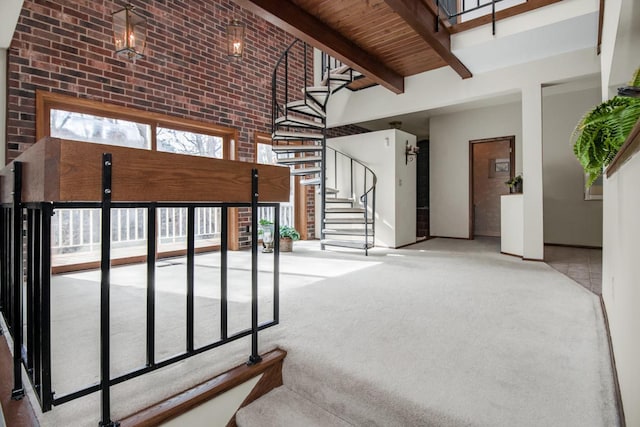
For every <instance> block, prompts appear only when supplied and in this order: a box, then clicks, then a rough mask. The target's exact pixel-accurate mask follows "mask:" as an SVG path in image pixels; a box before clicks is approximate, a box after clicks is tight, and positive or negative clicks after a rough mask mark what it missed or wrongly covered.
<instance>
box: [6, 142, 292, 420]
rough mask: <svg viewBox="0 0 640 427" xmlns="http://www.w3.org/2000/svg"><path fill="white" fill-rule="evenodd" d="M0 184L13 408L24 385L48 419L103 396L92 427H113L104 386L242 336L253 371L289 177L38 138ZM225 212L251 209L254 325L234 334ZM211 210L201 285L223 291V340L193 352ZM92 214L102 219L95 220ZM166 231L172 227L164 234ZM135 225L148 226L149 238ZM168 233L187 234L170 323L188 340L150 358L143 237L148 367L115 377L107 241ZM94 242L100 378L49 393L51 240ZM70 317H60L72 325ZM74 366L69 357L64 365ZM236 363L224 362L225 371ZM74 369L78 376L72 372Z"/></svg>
mask: <svg viewBox="0 0 640 427" xmlns="http://www.w3.org/2000/svg"><path fill="white" fill-rule="evenodd" d="M106 150H108V151H107V152H105V151H106ZM45 159H46V161H45ZM0 178H1V179H0V202H1V207H0V224H1V225H0V236H1V241H0V312H1V313H2V315H3V316H4V319H5V323H6V324H7V325H8V332H9V333H10V334H11V337H12V340H13V362H14V366H13V368H14V369H13V390H12V397H13V398H15V399H19V398H21V397H22V396H24V394H25V389H24V385H23V382H22V377H23V375H26V377H27V378H28V379H29V381H30V382H31V384H32V387H33V391H34V394H35V396H36V398H37V400H38V402H39V404H40V406H41V409H42V411H43V412H47V411H49V410H51V409H52V407H53V406H57V405H61V404H64V403H67V402H70V401H72V400H76V399H78V398H81V397H83V396H87V395H89V394H92V393H100V402H101V414H100V423H99V425H100V426H103V427H106V426H116V425H118V423H116V422H114V421H112V420H111V387H113V386H115V385H117V384H121V383H123V382H125V381H128V380H131V379H133V378H137V377H139V376H142V375H145V374H147V373H150V372H152V371H156V370H158V369H161V368H164V367H167V366H169V365H172V364H174V363H177V362H180V361H182V360H184V359H186V358H189V357H191V356H195V355H197V354H200V353H202V352H205V351H208V350H212V349H214V348H217V347H220V346H223V345H225V344H228V343H230V342H232V341H236V340H238V339H240V338H243V337H250V338H251V345H250V346H251V349H250V351H249V350H247V353H249V354H250V355H249V358H248V359H249V361H248V362H247V363H249V364H255V363H259V362H260V360H261V358H260V355H259V352H258V333H259V332H260V331H261V330H263V329H265V328H268V327H271V326H274V325H276V324H278V323H279V303H278V300H279V245H278V239H277V232H278V231H277V230H278V228H277V225H279V224H278V222H279V217H280V215H279V202H284V201H287V200H288V199H289V171H288V170H286V169H284V168H280V167H276V166H269V165H257V164H249V163H244V162H232V161H228V160H218V159H205V158H198V157H191V158H187V156H181V155H176V154H167V153H157V152H148V151H144V150H136V149H131V148H123V147H115V146H104V145H97V144H91V143H81V142H73V141H64V140H58V139H45V140H42V141H39V142H38V143H37V144H34V146H33V147H32V148H31V149H30V150H28V151H26V152H25V153H23V154H22V155H21V156H20V157H18V159H16V161H14V162H12V163H11V164H10V165H9V166H8V167H7V168H5V169H3V170H0ZM259 181H260V183H261V187H260V191H259V187H258V182H259ZM76 200H82V201H76ZM211 200H214V201H211ZM225 200H226V201H225ZM261 200H266V201H267V202H264V201H261ZM232 208H249V209H250V213H251V224H252V229H251V262H250V272H251V280H250V281H249V283H250V295H251V298H250V301H249V302H248V303H247V304H246V306H245V307H244V310H245V311H246V313H247V314H248V313H249V312H250V316H247V318H246V320H244V322H243V323H242V325H240V326H238V327H232V326H229V319H230V317H229V311H230V308H231V307H230V306H231V302H230V301H229V297H228V289H229V287H230V286H232V285H233V283H234V276H233V275H231V274H229V270H231V268H230V266H229V262H228V257H227V250H228V248H227V243H228V236H229V229H230V226H229V222H230V221H229V210H230V209H232ZM259 208H260V209H271V210H273V211H274V214H273V215H274V218H275V220H276V221H275V224H276V229H275V233H276V240H275V242H274V255H273V260H272V261H273V268H272V270H271V271H272V274H273V278H272V281H271V283H272V284H273V285H272V286H273V288H272V289H273V293H272V295H270V298H271V300H272V309H273V310H272V312H271V315H270V316H269V317H268V318H267V319H266V321H264V322H263V323H259V320H258V319H259V315H258V313H259V310H258V308H259V307H258V217H259V213H258V211H259ZM160 210H164V211H165V212H166V213H167V215H166V216H165V219H166V221H165V223H163V219H162V218H163V217H162V215H159V214H158V211H160ZM197 211H201V212H202V213H203V216H197V215H196V212H197ZM212 211H213V212H219V233H220V268H216V269H209V270H208V274H209V275H211V276H209V277H208V279H209V281H210V282H217V283H218V284H219V289H217V290H216V294H217V295H219V301H220V303H219V311H218V312H217V315H218V318H219V334H218V336H217V337H213V338H211V339H210V340H208V341H206V342H198V341H197V340H196V338H195V337H196V332H197V327H196V323H195V311H196V294H195V283H196V280H195V268H196V263H195V242H196V227H197V224H198V223H200V224H201V225H202V227H203V228H201V231H208V232H210V231H212V230H215V228H211V227H210V224H212V222H213V218H215V217H216V215H209V214H208V213H209V212H212ZM61 212H65V213H63V214H61ZM90 212H98V213H99V214H93V216H92V214H91V213H90ZM54 214H56V215H58V218H62V220H60V219H58V221H60V222H62V223H65V220H64V218H66V219H67V221H66V222H67V224H66V225H65V226H66V227H69V229H70V230H71V231H70V234H67V237H65V233H62V236H61V234H60V233H59V232H58V231H57V230H56V231H55V232H52V231H53V230H52V218H53V217H55V215H54ZM159 218H160V219H159ZM176 218H177V219H176ZM85 219H86V220H87V221H86V223H85V222H84V220H85ZM158 219H159V220H158ZM180 221H182V222H180ZM168 222H178V223H179V224H178V225H176V226H175V227H174V226H173V225H172V226H170V227H167V226H166V223H168ZM82 224H84V225H82ZM142 224H144V225H145V227H146V228H144V230H142V228H143V227H142ZM136 225H137V226H136ZM163 226H164V227H165V230H169V231H170V234H171V235H172V236H176V235H178V234H180V233H183V232H185V233H186V235H185V239H186V271H185V273H186V274H185V276H184V277H183V283H182V286H184V287H185V289H186V294H185V300H184V302H185V304H184V306H185V315H184V317H183V318H182V319H173V321H174V322H178V321H179V322H184V323H183V324H182V325H181V327H182V328H184V331H185V332H186V333H185V338H186V339H185V340H184V342H183V343H182V345H181V348H182V350H181V352H180V353H179V354H177V355H174V356H171V357H168V358H162V357H160V356H159V355H158V354H157V352H156V341H155V340H156V336H157V335H158V333H159V331H161V329H162V328H161V327H160V326H159V323H158V321H157V320H156V300H157V296H158V295H159V292H160V291H159V290H157V289H156V268H157V266H156V255H157V240H156V239H155V238H147V239H146V241H145V242H146V245H145V250H144V255H145V257H146V268H145V271H146V277H145V279H146V280H145V282H146V291H145V297H146V298H145V299H146V303H144V304H143V305H142V306H141V307H140V308H141V309H142V310H144V317H145V319H146V325H145V326H144V329H143V331H142V332H141V333H142V334H143V336H145V339H144V340H143V341H144V345H145V356H146V357H145V360H144V363H143V364H142V365H141V366H138V367H136V368H134V369H132V370H131V371H128V372H126V373H117V374H116V373H114V372H113V371H112V369H111V366H112V359H111V357H112V352H111V346H112V342H111V340H112V333H111V329H110V328H111V324H112V318H113V317H114V315H113V313H112V311H111V305H110V304H111V302H110V301H111V297H110V295H111V289H112V283H111V265H112V260H113V258H112V252H113V251H112V244H111V243H112V239H113V238H115V239H118V242H119V243H125V242H130V241H135V240H137V239H139V238H140V237H141V236H143V235H146V236H157V235H161V234H162V230H161V229H162V228H163ZM96 233H98V234H99V236H100V240H99V242H100V243H99V245H100V251H99V252H100V280H99V286H98V288H99V291H98V293H99V307H98V308H97V310H96V311H97V312H99V313H96V315H98V316H99V317H98V318H99V320H98V322H99V338H100V350H99V360H100V365H99V366H100V370H99V372H100V374H99V377H98V381H97V382H95V383H89V384H86V383H85V384H81V385H80V388H79V389H77V388H75V387H74V390H73V391H70V392H65V394H55V393H54V389H55V388H54V386H55V384H53V382H52V379H53V378H56V373H57V371H54V372H52V370H55V369H57V368H58V367H59V366H58V364H53V363H52V347H54V346H55V347H60V346H61V344H60V342H57V341H54V340H55V339H56V337H57V338H60V336H61V335H60V334H52V330H51V329H52V323H55V322H54V321H55V320H59V319H52V317H53V316H52V275H51V267H52V266H51V259H52V257H51V249H52V239H56V238H57V239H59V240H60V243H62V244H67V245H70V246H72V245H74V244H79V243H81V242H89V243H90V244H95V238H94V236H95V234H96ZM55 236H57V237H55ZM68 236H71V237H68ZM65 239H66V240H65ZM83 239H84V240H83ZM178 281H179V279H178ZM73 297H74V298H77V297H76V296H75V295H74V296H73ZM80 303H82V302H80ZM181 307H182V305H181ZM74 314H76V313H65V315H68V316H73V315H74ZM76 315H77V314H76ZM231 320H233V318H231ZM86 321H87V319H80V318H79V319H78V324H79V325H84V323H85V322H86ZM96 326H98V325H96ZM76 356H77V355H76V354H71V353H69V354H67V357H72V358H73V357H76ZM56 360H58V359H56ZM236 363H237V361H229V364H230V365H231V364H236ZM23 368H24V371H23ZM73 369H80V367H78V366H75V365H74V367H73ZM74 373H75V374H80V373H81V372H80V371H77V372H74ZM96 418H98V415H97V414H96Z"/></svg>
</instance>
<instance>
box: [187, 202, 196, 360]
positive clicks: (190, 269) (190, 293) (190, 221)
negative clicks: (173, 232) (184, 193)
mask: <svg viewBox="0 0 640 427" xmlns="http://www.w3.org/2000/svg"><path fill="white" fill-rule="evenodd" d="M195 222H196V208H195V207H194V206H189V207H188V208H187V353H191V352H192V351H193V348H194V344H193V336H194V329H193V320H194V298H195V293H194V289H195V282H194V279H195V277H194V268H195V234H196V227H195Z"/></svg>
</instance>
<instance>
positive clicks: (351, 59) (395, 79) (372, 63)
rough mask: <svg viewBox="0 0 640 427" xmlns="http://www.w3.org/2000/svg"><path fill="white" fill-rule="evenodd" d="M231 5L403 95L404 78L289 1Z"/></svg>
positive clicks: (247, 0) (254, 0)
mask: <svg viewBox="0 0 640 427" xmlns="http://www.w3.org/2000/svg"><path fill="white" fill-rule="evenodd" d="M234 2H235V3H237V4H238V5H240V6H242V7H243V8H245V9H247V10H249V11H251V12H253V13H254V14H256V15H258V16H260V17H261V18H263V19H265V20H267V21H269V22H271V23H272V24H274V25H276V26H278V27H280V28H282V29H284V30H285V31H287V32H289V33H291V34H293V35H294V36H296V37H298V38H299V39H301V40H303V41H305V42H307V43H309V44H310V45H312V46H314V47H316V48H318V49H320V50H323V51H324V52H327V53H328V54H330V55H331V56H333V57H334V58H337V59H339V60H340V61H342V62H343V63H345V64H347V65H349V66H351V67H352V68H353V69H354V70H356V71H359V72H360V73H362V74H363V75H365V76H367V77H369V78H371V79H372V80H374V81H375V82H376V83H378V84H380V85H382V86H384V87H386V88H387V89H389V90H390V91H392V92H394V93H396V94H398V93H403V92H404V77H403V76H401V75H400V74H398V73H396V72H395V71H393V70H391V69H390V68H389V67H387V66H386V65H385V64H383V63H381V62H380V61H378V60H377V59H375V57H373V56H372V55H371V54H370V53H369V52H366V51H365V50H363V49H362V48H360V47H358V46H357V45H356V44H355V43H353V42H352V41H350V40H349V39H347V38H346V37H344V36H343V35H342V34H340V33H338V32H337V31H335V30H334V29H332V28H331V27H328V26H327V25H326V24H325V23H323V22H322V21H320V20H319V19H318V18H316V17H315V16H313V15H310V14H309V13H307V12H306V11H305V10H303V9H301V8H299V7H298V6H296V5H295V4H293V3H291V2H290V1H289V0H234Z"/></svg>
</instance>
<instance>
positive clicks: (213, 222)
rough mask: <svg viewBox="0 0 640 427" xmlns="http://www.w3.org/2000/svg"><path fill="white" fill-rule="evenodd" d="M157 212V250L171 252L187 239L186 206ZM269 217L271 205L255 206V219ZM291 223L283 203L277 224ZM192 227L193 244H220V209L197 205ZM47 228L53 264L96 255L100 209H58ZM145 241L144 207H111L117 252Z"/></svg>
mask: <svg viewBox="0 0 640 427" xmlns="http://www.w3.org/2000/svg"><path fill="white" fill-rule="evenodd" d="M157 215H158V219H157V221H158V228H157V235H158V246H159V248H158V249H159V252H160V253H162V252H164V251H165V250H167V251H171V250H172V249H173V246H174V245H179V246H184V244H185V243H186V241H187V227H188V222H187V209H186V208H173V207H172V208H159V209H158V210H157ZM273 217H274V210H273V209H272V208H269V207H263V206H260V207H258V218H265V219H268V220H270V221H272V222H273V221H274V218H273ZM293 223H294V210H293V205H292V204H290V203H283V204H282V205H281V207H280V224H283V225H290V226H293ZM194 226H195V245H196V247H210V246H219V245H220V236H221V234H222V211H221V210H220V209H219V208H214V207H200V208H197V209H196V210H195V224H194ZM51 229H52V239H51V252H52V255H53V256H54V259H53V263H54V265H56V264H58V263H63V260H64V258H65V255H71V254H73V255H74V257H73V260H74V262H78V261H79V260H83V258H85V259H84V260H86V261H91V260H96V259H98V258H99V256H100V209H58V210H56V213H55V215H54V216H53V218H52V219H51ZM146 241H147V210H146V209H144V208H131V209H113V210H112V224H111V245H112V249H114V250H116V251H119V250H122V251H120V252H121V253H122V256H123V257H125V256H126V255H127V254H131V253H132V250H131V248H144V247H145V245H146ZM138 252H140V251H138ZM116 253H118V252H116ZM82 255H84V256H82ZM65 263H67V264H68V263H69V262H65Z"/></svg>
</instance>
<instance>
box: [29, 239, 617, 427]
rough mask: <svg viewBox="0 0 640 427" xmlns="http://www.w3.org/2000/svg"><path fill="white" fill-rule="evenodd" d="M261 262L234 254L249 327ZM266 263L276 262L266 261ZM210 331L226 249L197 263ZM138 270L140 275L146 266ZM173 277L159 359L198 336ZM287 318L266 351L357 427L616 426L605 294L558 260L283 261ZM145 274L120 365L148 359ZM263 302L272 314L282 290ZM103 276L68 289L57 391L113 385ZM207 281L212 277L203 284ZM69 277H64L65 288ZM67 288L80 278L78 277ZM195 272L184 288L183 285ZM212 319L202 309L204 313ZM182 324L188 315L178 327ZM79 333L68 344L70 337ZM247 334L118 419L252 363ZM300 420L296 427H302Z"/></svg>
mask: <svg viewBox="0 0 640 427" xmlns="http://www.w3.org/2000/svg"><path fill="white" fill-rule="evenodd" d="M248 255H249V254H248V253H237V254H234V255H233V257H232V260H231V265H232V267H233V269H232V271H233V273H232V279H233V282H234V283H239V285H238V287H237V288H234V290H233V291H232V292H231V294H232V298H231V300H232V305H233V307H234V310H233V311H234V312H235V313H236V314H234V315H233V316H234V320H233V322H237V323H234V324H237V325H238V328H241V325H243V324H244V321H245V320H246V318H247V309H248V299H247V295H248V294H247V287H246V283H247V277H248V276H247V275H248V274H249V272H248V270H247V265H248V264H247V259H248ZM261 259H262V260H263V263H262V264H261V269H262V270H264V271H265V272H266V271H268V270H269V268H270V259H269V255H266V254H262V255H261ZM196 264H198V265H199V266H200V267H199V270H198V271H199V273H198V272H197V274H196V276H197V280H200V281H199V282H198V285H197V291H196V295H197V303H196V304H197V307H200V308H201V310H200V312H201V313H202V315H203V318H202V321H201V322H200V324H199V327H198V329H199V331H198V336H200V337H203V338H202V340H204V339H205V338H206V337H211V336H215V335H216V331H217V326H216V325H217V323H216V318H215V316H214V315H211V313H212V311H211V310H214V311H213V312H217V311H215V308H216V307H217V305H216V304H218V300H217V293H216V292H217V291H216V286H215V284H216V281H215V277H217V276H216V274H219V272H217V270H216V255H215V254H209V255H203V256H201V257H198V258H197V261H196ZM136 268H138V270H136ZM158 270H159V271H160V270H162V271H163V273H162V275H161V277H162V278H160V280H159V281H160V282H162V284H160V285H159V290H160V291H161V292H162V294H161V295H159V296H158V301H162V304H161V306H162V307H164V308H163V309H162V310H161V311H160V312H159V314H158V324H159V325H163V326H162V328H161V329H160V330H159V332H158V333H157V339H158V347H159V348H158V352H157V354H158V357H166V356H167V355H171V354H173V353H175V352H177V351H180V348H181V345H180V344H179V343H181V342H184V332H183V331H184V326H183V324H182V322H181V321H180V320H179V319H184V314H183V310H184V295H183V293H184V291H183V284H182V283H183V281H182V277H183V273H184V265H181V264H180V262H179V261H178V262H177V263H176V264H175V265H168V266H166V267H162V268H159V269H158ZM281 270H282V277H281V291H282V292H281V325H279V326H276V327H275V328H271V329H268V330H266V331H265V332H264V333H263V334H262V335H261V338H260V342H261V349H262V350H263V351H266V350H269V349H271V348H273V347H275V346H280V347H282V348H284V349H286V350H287V351H288V356H287V359H286V362H285V365H284V366H285V368H284V381H285V385H286V386H287V388H288V390H290V391H292V392H295V393H297V394H298V395H300V396H302V397H304V398H306V399H308V400H309V401H312V402H321V404H322V407H323V409H324V410H326V411H327V412H329V413H331V414H333V415H337V416H338V417H340V418H341V419H342V420H344V421H345V422H347V423H349V424H353V425H367V426H376V425H378V426H396V425H397V426H422V425H438V426H462V425H465V426H466V425H473V426H562V427H565V426H580V427H582V426H603V427H604V426H606V427H609V426H615V425H618V421H617V418H616V411H615V405H614V399H613V396H614V395H613V385H612V376H611V369H610V361H609V354H608V348H607V341H606V336H605V331H604V325H603V319H602V313H601V309H600V305H599V301H598V298H597V297H596V296H595V295H593V294H592V293H590V292H588V291H586V290H585V289H584V288H582V287H581V286H579V285H578V284H576V283H575V282H574V281H572V280H571V279H569V278H568V277H566V276H564V275H562V274H560V273H559V272H558V271H556V270H554V269H553V268H551V267H549V266H548V265H546V264H544V263H534V262H524V261H521V260H518V259H515V258H513V257H508V256H503V255H500V254H499V251H498V248H497V246H496V244H495V243H494V242H493V241H490V240H483V239H477V240H475V241H458V240H450V239H433V240H429V241H425V242H421V243H419V244H416V245H414V246H411V247H409V248H405V249H401V250H387V249H374V250H373V251H371V253H370V256H369V257H364V256H363V255H361V254H359V253H357V252H343V251H339V252H329V251H327V252H320V251H318V244H317V242H297V243H296V248H295V252H294V253H293V254H284V255H283V256H282V267H281ZM141 271H143V268H141V267H136V266H131V267H120V268H118V269H114V272H113V277H114V284H115V285H114V291H113V294H112V306H113V307H114V308H115V309H116V310H117V312H115V313H114V316H113V321H112V329H113V330H112V336H113V339H114V350H113V352H112V357H113V366H114V372H117V373H120V372H124V371H126V370H128V369H131V368H133V367H136V366H139V365H140V363H143V362H144V310H143V307H144V305H143V304H144V279H143V277H142V276H141V274H140V272H141ZM267 276H268V275H267V274H266V273H265V274H263V276H262V277H264V278H265V280H264V282H265V283H264V284H263V285H262V287H261V295H262V299H263V300H264V302H265V303H266V304H267V309H266V310H265V311H263V312H262V316H263V320H266V319H268V316H269V309H270V305H269V300H270V297H269V294H270V286H271V283H270V282H269V281H268V280H266V277H267ZM96 277H97V276H96V273H95V272H87V273H78V274H73V275H68V276H65V277H64V278H63V277H59V278H57V279H56V282H55V286H56V288H55V294H54V295H55V309H54V312H53V315H54V321H55V322H56V323H55V327H54V331H53V336H54V339H55V340H56V341H58V342H59V344H58V345H57V346H55V348H54V356H55V358H56V359H54V362H55V363H54V372H53V376H54V381H55V383H54V386H55V389H56V391H57V392H59V393H61V392H62V391H65V392H67V391H71V390H73V389H74V388H75V387H77V386H78V385H81V384H84V383H86V382H87V381H88V382H91V381H92V380H93V381H95V379H96V378H97V377H96V375H97V353H96V350H97V348H98V347H97V334H96V330H97V314H96V310H97V305H96V302H97V295H96V293H97V287H96V284H95V279H96ZM198 278H199V279H198ZM58 279H60V280H58ZM63 279H64V280H63ZM176 279H180V285H176V283H177V281H176ZM196 312H198V310H196ZM177 319H178V320H177ZM60 340H64V341H60ZM248 352H249V343H248V341H247V340H240V341H238V342H235V343H233V344H231V345H230V346H225V347H224V348H220V349H216V350H214V351H211V352H207V353H204V354H202V355H200V356H197V357H195V358H192V359H189V360H186V361H184V362H181V363H179V364H177V365H176V366H173V367H169V368H165V369H163V370H160V371H157V372H155V373H153V374H150V375H147V376H144V377H141V378H137V379H135V380H132V381H128V382H126V383H123V384H121V385H119V386H117V387H115V388H114V393H113V397H112V401H113V406H114V409H113V413H114V417H113V418H114V419H118V418H121V417H123V416H124V415H127V414H129V413H131V412H133V411H134V410H135V409H138V408H141V407H144V406H147V405H149V404H151V403H153V402H156V401H158V400H160V399H162V398H164V397H167V396H169V395H171V394H174V393H176V392H177V391H180V390H182V389H185V388H187V387H189V386H191V385H193V384H196V383H198V382H200V381H202V380H203V379H205V378H208V377H210V376H212V375H214V374H216V373H218V372H221V371H224V370H226V369H227V368H229V367H231V366H234V365H237V364H239V363H242V362H243V361H244V360H246V356H247V355H248ZM98 397H99V396H98V394H95V395H92V396H89V397H86V398H83V399H80V400H78V401H74V402H71V403H68V404H65V405H62V406H60V407H58V408H54V410H53V411H52V412H50V413H48V414H45V415H40V418H41V421H42V424H43V425H50V426H67V425H74V426H84V425H87V426H94V425H95V423H96V422H97V421H98V419H99V399H98ZM291 425H294V424H291Z"/></svg>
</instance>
